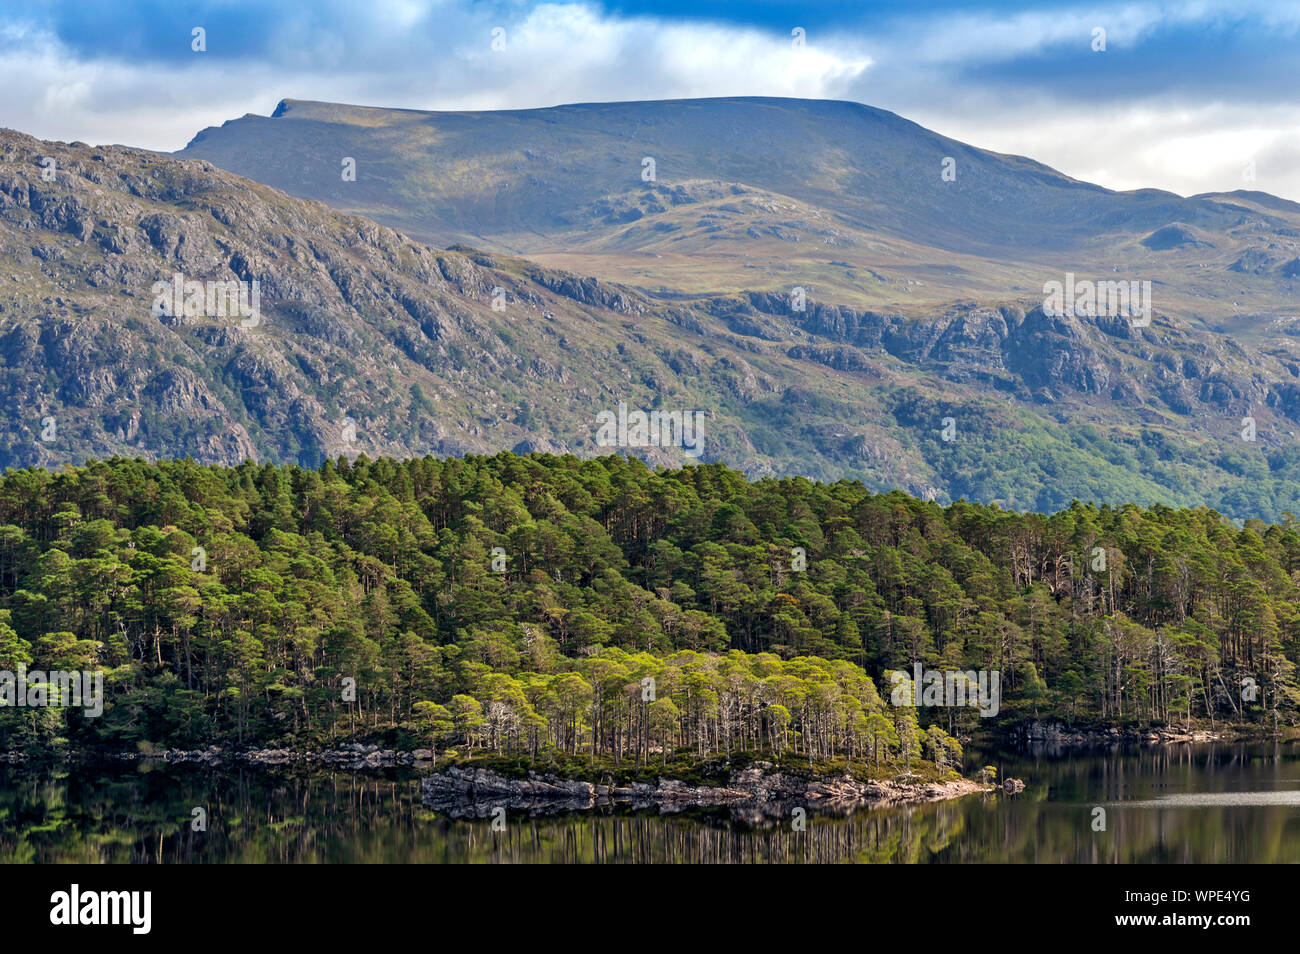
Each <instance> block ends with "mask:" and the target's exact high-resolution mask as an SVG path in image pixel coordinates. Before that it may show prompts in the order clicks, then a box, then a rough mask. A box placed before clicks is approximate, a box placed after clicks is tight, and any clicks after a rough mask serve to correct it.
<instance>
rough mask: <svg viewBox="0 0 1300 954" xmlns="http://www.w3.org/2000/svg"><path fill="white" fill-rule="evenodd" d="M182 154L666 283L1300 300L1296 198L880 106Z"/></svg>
mask: <svg viewBox="0 0 1300 954" xmlns="http://www.w3.org/2000/svg"><path fill="white" fill-rule="evenodd" d="M178 155H179V156H181V157H185V158H199V159H205V160H207V161H209V162H211V163H213V164H214V165H216V166H218V167H219V168H222V169H226V170H228V171H231V172H234V173H237V174H239V175H243V176H247V177H248V178H250V179H255V180H256V181H258V182H263V183H266V184H268V185H271V186H274V187H275V188H277V189H281V190H283V191H285V192H287V193H289V194H290V195H295V196H299V197H302V198H311V199H318V200H320V201H323V202H326V203H328V204H330V205H331V206H334V207H336V208H339V209H343V210H346V211H350V212H355V213H358V214H361V215H365V216H367V217H369V218H372V219H374V220H375V221H377V222H381V223H383V224H385V225H388V226H390V227H392V228H395V229H399V230H401V231H403V232H405V233H406V234H408V235H411V236H412V237H414V238H417V239H419V240H422V241H427V242H431V243H433V244H435V245H447V244H452V243H457V242H463V243H468V244H471V245H474V246H476V247H480V248H484V249H487V250H491V251H497V252H504V253H510V254H518V255H524V256H527V257H529V258H531V259H533V260H535V261H538V262H539V263H542V264H549V265H555V266H559V267H563V268H567V269H569V270H572V271H575V272H579V273H581V274H588V275H595V276H597V277H601V278H606V279H610V280H616V281H620V282H622V283H624V284H628V285H631V286H633V287H637V288H639V289H641V290H643V291H645V292H647V293H651V294H658V295H662V296H665V297H671V296H673V295H674V294H678V293H682V292H686V293H691V294H717V293H725V292H736V291H782V290H786V291H788V290H789V289H790V288H792V287H794V286H798V287H802V288H804V289H806V290H807V291H808V294H809V295H810V296H811V297H812V298H814V299H816V300H819V301H823V302H827V303H833V304H851V305H856V306H860V307H885V306H888V307H904V308H912V309H915V310H917V311H921V310H925V309H930V308H933V307H935V306H937V305H943V304H947V303H949V302H951V301H954V300H960V299H970V298H974V299H977V300H980V301H985V302H988V301H1005V300H1011V299H1021V300H1031V299H1039V300H1041V298H1042V293H1041V288H1042V285H1043V283H1044V282H1045V281H1049V280H1052V279H1060V278H1061V275H1062V273H1064V272H1074V273H1076V274H1079V275H1080V276H1083V275H1087V276H1090V277H1099V276H1105V277H1108V278H1121V277H1122V278H1127V279H1135V280H1150V281H1152V282H1153V283H1154V284H1155V286H1156V288H1157V293H1156V301H1157V306H1158V308H1159V309H1160V310H1161V311H1162V312H1163V313H1165V314H1169V315H1173V316H1176V317H1179V318H1182V319H1184V320H1187V321H1189V322H1192V323H1196V324H1202V325H1204V326H1207V327H1216V328H1217V327H1228V328H1230V329H1231V330H1232V331H1233V332H1234V333H1237V334H1244V335H1246V336H1248V337H1249V336H1251V335H1252V334H1253V333H1254V332H1255V330H1256V328H1255V326H1256V325H1258V324H1259V323H1260V322H1261V321H1263V322H1264V323H1265V324H1267V322H1268V321H1269V320H1270V319H1271V318H1274V317H1279V316H1294V314H1295V311H1296V303H1297V300H1300V282H1298V281H1297V278H1296V275H1295V274H1293V273H1292V272H1288V263H1289V262H1291V261H1293V260H1296V259H1297V256H1300V207H1297V206H1296V204H1295V203H1290V202H1285V201H1284V200H1279V199H1277V198H1275V197H1272V196H1268V195H1266V194H1265V193H1259V192H1238V193H1231V194H1225V195H1203V196H1195V197H1192V198H1182V197H1180V196H1177V195H1174V194H1172V193H1169V192H1162V191H1159V190H1156V189H1143V190H1139V191H1135V192H1114V191H1111V190H1108V189H1103V188H1101V187H1099V186H1096V185H1092V184H1089V183H1086V182H1079V181H1077V180H1075V179H1071V178H1069V177H1068V176H1065V175H1062V174H1061V173H1059V172H1056V171H1054V170H1052V169H1050V168H1048V167H1046V166H1044V165H1042V164H1040V163H1037V162H1034V161H1032V160H1030V159H1025V158H1021V157H1018V156H1007V155H1000V154H997V153H993V152H989V151H986V150H983V149H978V148H975V147H973V146H968V145H966V144H964V143H961V142H957V141H956V140H953V139H949V138H947V137H945V136H941V135H939V134H938V133H935V132H932V131H930V130H927V129H925V128H923V127H921V126H918V125H917V124H916V123H913V122H910V121H908V120H906V119H903V118H902V117H900V116H897V115H895V114H893V113H890V112H887V111H885V110H881V109H873V108H871V107H869V106H864V105H861V104H858V103H848V102H833V101H824V100H800V99H775V98H750V97H741V98H730V99H696V100H671V101H662V102H633V103H595V104H584V105H572V106H558V107H554V108H548V109H530V110H502V111H489V112H481V111H465V112H420V111H416V110H397V109H377V108H369V107H359V106H346V105H339V104H332V103H317V102H304V101H300V100H284V101H282V102H281V103H280V104H279V106H278V107H277V108H276V109H275V111H274V112H273V113H272V115H271V116H270V117H263V116H253V115H248V116H244V117H243V118H241V119H237V120H232V121H230V122H227V123H225V124H224V125H222V126H220V127H217V128H209V129H205V130H203V131H202V132H200V133H199V134H198V135H196V136H195V137H194V139H193V141H192V142H191V143H190V144H189V145H188V146H187V147H186V148H185V149H184V150H182V151H181V152H180V153H178ZM345 160H351V162H352V163H354V165H353V166H351V167H350V168H351V169H352V170H353V171H354V172H355V180H354V181H348V180H345V177H344V162H345ZM646 160H653V172H654V181H652V182H647V181H643V175H644V174H647V173H648V169H647V167H646V165H645V162H646ZM945 160H951V165H949V166H948V169H949V171H950V175H948V176H945V175H944V171H945ZM1243 260H1244V261H1243ZM1297 267H1300V266H1297ZM1261 316H1262V317H1261Z"/></svg>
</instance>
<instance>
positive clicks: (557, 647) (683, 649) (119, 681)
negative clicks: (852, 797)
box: [0, 453, 1300, 767]
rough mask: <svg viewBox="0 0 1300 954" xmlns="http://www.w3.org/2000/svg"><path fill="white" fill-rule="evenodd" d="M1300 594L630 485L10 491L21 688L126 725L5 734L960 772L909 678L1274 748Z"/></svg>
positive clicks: (754, 491) (303, 482) (1261, 527)
mask: <svg viewBox="0 0 1300 954" xmlns="http://www.w3.org/2000/svg"><path fill="white" fill-rule="evenodd" d="M200 548H201V551H202V553H203V554H204V559H203V560H202V561H200V560H199V558H198V556H196V554H197V553H199V552H200ZM1298 569H1300V535H1298V534H1297V532H1296V527H1295V521H1294V518H1292V517H1290V515H1288V516H1287V518H1286V521H1285V523H1283V524H1280V525H1273V526H1269V525H1265V524H1263V523H1260V522H1258V521H1251V522H1249V523H1247V524H1246V526H1245V527H1244V528H1241V529H1238V528H1236V527H1234V526H1232V525H1231V524H1230V523H1228V522H1227V521H1225V520H1224V519H1222V518H1221V517H1220V516H1219V515H1217V514H1216V513H1214V512H1213V511H1210V510H1206V509H1204V508H1201V509H1196V510H1179V511H1175V510H1171V509H1169V508H1167V507H1164V506H1159V505H1157V506H1153V507H1151V508H1150V509H1145V510H1144V509H1141V508H1139V507H1136V506H1132V505H1127V506H1124V507H1120V508H1111V507H1102V508H1100V509H1098V508H1096V507H1092V506H1084V505H1081V504H1078V503H1074V504H1072V505H1071V506H1070V507H1069V508H1068V509H1066V510H1063V511H1061V512H1060V513H1057V514H1055V515H1053V516H1041V515H1037V514H1019V513H1014V512H1010V511H1006V510H1002V509H1000V508H999V507H997V506H981V505H974V504H968V503H964V502H959V503H956V504H953V505H951V506H948V507H946V508H945V507H941V506H939V505H938V504H935V503H927V502H923V501H919V500H916V499H914V498H911V497H908V496H906V495H904V494H902V493H898V492H893V493H889V494H884V495H875V494H872V493H871V492H870V491H868V490H867V489H866V488H864V487H863V486H862V485H861V484H858V483H856V482H854V483H850V482H839V483H834V484H819V483H814V482H812V481H809V480H806V479H803V478H789V479H779V480H777V479H769V480H760V481H753V482H751V481H747V480H745V479H744V478H743V476H741V475H740V474H738V473H736V472H734V471H731V470H729V469H727V468H726V467H723V466H721V465H706V466H697V467H690V468H686V469H682V470H664V471H659V472H654V471H651V470H650V469H648V468H647V467H646V466H645V465H644V464H643V463H641V462H640V461H637V460H635V459H628V458H623V457H617V456H614V457H606V458H601V459H598V460H588V461H583V460H579V459H577V458H576V457H552V456H547V455H536V456H530V457H518V456H515V455H512V454H506V453H503V454H499V455H497V456H494V457H489V458H481V457H471V458H465V459H446V460H440V459H434V458H423V459H417V460H409V461H404V462H398V461H393V460H388V459H380V460H375V461H370V460H368V459H366V458H365V457H361V458H359V459H358V460H356V461H355V462H351V463H349V462H348V461H346V460H339V461H327V462H326V463H325V464H324V465H323V466H322V467H321V468H320V469H318V470H305V469H302V468H300V467H297V466H289V467H275V466H271V465H259V464H253V463H245V464H243V465H241V466H239V467H234V468H222V467H216V466H200V465H198V464H196V463H194V462H193V461H189V460H182V461H170V462H164V463H160V464H150V463H146V462H144V461H140V460H123V459H114V460H110V461H102V462H93V463H90V464H88V465H86V466H85V467H82V468H69V469H65V470H63V471H60V472H58V473H51V472H48V471H44V470H17V471H9V472H6V473H5V474H4V476H3V477H2V478H0V668H7V669H11V670H12V669H13V668H15V667H16V666H18V665H19V664H22V665H27V666H30V667H32V668H46V669H52V668H60V667H61V668H75V669H83V668H103V669H104V670H105V672H106V676H105V691H106V699H105V710H104V714H103V716H102V717H100V718H98V719H88V718H85V717H84V716H83V715H82V714H80V713H79V712H77V711H75V710H58V709H55V710H44V711H40V712H37V711H35V710H22V711H16V710H8V711H0V747H10V748H18V747H24V746H29V747H30V746H35V747H45V748H50V747H55V746H57V745H60V744H62V742H61V740H63V739H67V740H68V741H69V742H70V743H72V744H77V745H83V746H84V745H101V746H108V747H114V748H117V749H122V750H127V749H134V748H136V747H138V746H140V745H142V744H143V745H157V746H164V747H173V746H175V747H199V746H201V745H206V744H208V743H210V742H212V741H226V742H231V743H236V744H238V743H245V744H269V743H283V744H303V745H307V744H316V743H319V742H322V741H327V740H332V739H341V738H345V737H349V738H350V737H363V736H371V737H380V736H384V737H388V738H400V739H401V740H403V743H404V744H410V745H413V746H418V747H428V748H432V749H434V750H435V751H437V752H439V753H440V754H441V753H443V752H447V753H449V754H450V753H452V752H454V753H455V754H456V757H464V756H465V755H467V754H468V755H473V754H474V753H476V752H477V753H483V754H487V753H491V754H494V755H497V756H502V757H505V756H510V757H522V758H526V759H529V760H537V759H543V758H554V757H570V758H582V757H586V758H590V759H592V760H595V759H597V758H600V759H612V760H613V761H614V762H615V763H616V764H621V763H623V762H628V763H631V764H632V765H634V766H638V767H639V766H641V765H647V764H653V763H655V762H659V763H666V762H667V761H668V760H670V759H672V758H675V757H677V756H678V755H679V754H682V755H691V754H693V755H694V757H696V758H707V757H714V756H717V755H720V754H722V755H731V754H733V753H741V752H751V751H761V752H767V753H770V754H771V755H772V756H774V757H781V756H782V755H794V756H798V757H801V758H806V759H821V760H825V759H846V760H847V761H848V762H849V763H853V762H854V761H855V760H857V761H858V762H860V763H862V764H863V765H865V764H866V763H868V762H869V763H871V764H876V763H877V762H879V761H880V760H882V759H883V760H886V761H890V760H898V761H900V762H902V763H906V764H909V765H917V766H919V764H920V761H919V760H921V759H926V760H928V761H929V763H930V764H932V765H934V766H937V767H943V766H951V765H956V764H959V759H960V747H959V746H958V745H957V743H956V741H955V738H957V737H961V736H963V735H966V734H968V733H969V732H970V731H972V730H973V729H974V728H975V726H976V725H978V724H979V723H980V719H979V713H978V711H977V710H976V709H974V708H969V707H967V708H958V707H946V708H939V709H932V708H922V709H919V710H914V709H911V708H907V707H902V708H896V707H894V706H891V705H890V704H889V701H888V698H885V699H882V698H881V691H880V690H879V689H878V686H887V685H888V682H887V681H886V672H887V671H888V670H896V669H897V670H910V667H911V666H912V665H913V664H914V663H921V664H922V665H924V666H926V667H930V668H937V669H944V670H962V671H972V670H990V671H997V672H998V673H1000V677H1001V712H1000V715H999V716H998V718H1002V719H1007V718H1010V719H1019V718H1023V717H1032V716H1039V717H1042V716H1050V715H1056V716H1060V717H1063V718H1068V719H1076V718H1077V719H1085V718H1086V719H1098V720H1106V721H1111V722H1162V723H1172V722H1192V721H1194V720H1200V719H1206V718H1208V719H1211V720H1215V719H1232V720H1233V721H1238V722H1250V721H1255V722H1258V723H1261V724H1268V725H1270V726H1277V725H1279V724H1280V723H1281V722H1282V721H1287V722H1290V721H1293V720H1294V716H1295V711H1296V701H1297V698H1296V697H1297V693H1296V688H1295V674H1294V670H1295V663H1296V662H1297V657H1298V656H1300V622H1298V620H1300V614H1298V612H1297V606H1300V589H1298V588H1297V582H1296V578H1295V573H1296V571H1297V570H1298ZM498 570H499V572H498ZM1244 679H1250V680H1253V683H1254V685H1255V686H1257V689H1258V691H1257V692H1256V693H1253V694H1250V695H1248V694H1246V693H1243V692H1242V691H1241V690H1240V687H1241V685H1242V681H1243V680H1244Z"/></svg>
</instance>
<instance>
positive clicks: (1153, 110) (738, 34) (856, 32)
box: [0, 0, 1300, 200]
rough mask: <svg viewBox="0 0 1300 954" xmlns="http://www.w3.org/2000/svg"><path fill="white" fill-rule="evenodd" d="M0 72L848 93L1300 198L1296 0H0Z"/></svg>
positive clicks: (257, 105)
mask: <svg viewBox="0 0 1300 954" xmlns="http://www.w3.org/2000/svg"><path fill="white" fill-rule="evenodd" d="M195 27H202V28H203V29H204V30H205V31H206V41H207V49H206V51H203V52H195V51H194V50H193V49H192V48H191V39H192V31H193V29H194V28H195ZM495 28H500V29H502V30H504V31H505V33H504V39H505V43H504V48H503V49H493V48H492V31H493V30H494V29H495ZM795 28H801V29H802V30H803V31H804V36H805V42H804V45H803V46H802V47H800V48H796V47H795V46H794V44H793V43H792V32H791V31H792V30H794V29H795ZM1099 29H1101V30H1105V40H1106V44H1105V46H1106V48H1105V50H1104V51H1101V50H1094V49H1093V46H1094V36H1095V31H1096V30H1099ZM0 89H3V90H4V91H5V93H4V95H3V97H0V125H4V126H9V127H12V128H16V129H20V130H22V131H24V132H28V133H31V134H33V135H36V136H40V137H42V138H48V139H62V140H77V139H79V140H84V141H87V142H95V143H98V142H122V143H127V144H130V145H139V146H145V147H149V148H155V149H177V148H180V147H181V146H183V145H184V144H185V143H186V142H187V141H188V140H189V139H190V138H191V137H192V136H193V135H194V133H195V132H197V131H198V130H199V129H201V128H203V127H204V126H209V125H216V124H219V123H221V122H223V121H224V120H226V119H230V118H233V117H236V116H239V115H242V114H244V113H247V112H255V113H261V114H266V113H269V112H270V111H271V110H272V109H273V108H274V106H275V103H276V102H277V101H278V100H279V99H281V98H284V97H293V98H300V99H322V100H334V101H340V102H351V103H365V104H371V105H384V106H402V107H409V108H419V109H485V108H526V107H534V106H547V105H555V104H558V103H566V102H590V101H593V100H620V99H655V98H666V97H690V96H722V95H767V96H773V95H779V96H808V97H826V98H835V99H850V100H856V101H858V102H863V103H868V104H870V105H873V106H880V107H883V108H886V109H891V110H894V111H895V112H898V113H900V114H902V115H904V116H906V117H908V118H910V119H914V120H916V121H917V122H920V123H922V124H923V125H926V126H929V127H930V128H933V129H936V130H938V131H939V132H942V133H945V134H947V135H951V136H954V137H956V138H958V139H962V140H964V141H966V142H969V143H972V144H974V145H978V146H983V147H985V148H990V149H995V150H997V151H1000V152H1012V153H1019V154H1023V155H1028V156H1031V157H1033V158H1035V159H1038V160H1040V161H1042V162H1046V163H1048V164H1049V165H1052V166H1054V167H1056V168H1058V169H1060V170H1062V171H1063V172H1066V173H1067V174H1070V175H1073V176H1076V177H1078V178H1081V179H1086V180H1089V181H1094V182H1099V183H1101V184H1103V185H1106V186H1110V187H1112V188H1120V189H1128V188H1139V187H1143V186H1154V187H1159V188H1166V189H1170V190H1172V191H1175V192H1180V193H1183V194H1190V193H1194V192H1203V191H1214V190H1228V189H1236V188H1258V189H1263V190H1265V191H1269V192H1273V193H1275V194H1278V195H1283V196H1286V197H1288V198H1292V199H1296V200H1300V3H1298V2H1294V0H1288V2H1252V0H1186V2H1179V3H1165V2H1144V0H1123V2H1116V3H1071V2H1054V0H1040V2H1035V3H1023V2H1010V0H994V2H985V3H980V2H962V3H959V2H952V0H941V2H934V3H920V2H915V3H912V2H883V3H871V2H838V0H837V2H828V3H812V4H801V3H791V2H786V0H759V2H750V3H743V4H741V3H722V2H712V0H698V2H655V3H650V2H641V0H632V2H610V3H567V2H558V3H557V2H553V3H530V2H471V0H366V2H363V3H358V2H356V0H346V2H345V0H325V2H318V3H303V2H298V3H288V2H282V0H262V2H242V0H223V2H217V0H209V2H200V3H184V2H165V0H146V2H135V3H113V2H103V3H93V2H60V0H49V2H22V0H0Z"/></svg>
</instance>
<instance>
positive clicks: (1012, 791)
mask: <svg viewBox="0 0 1300 954" xmlns="http://www.w3.org/2000/svg"><path fill="white" fill-rule="evenodd" d="M1024 790H1025V783H1024V782H1022V781H1020V779H1018V778H1004V779H1003V780H1002V791H1004V792H1006V793H1007V794H1008V795H1019V794H1020V793H1021V792H1023V791H1024Z"/></svg>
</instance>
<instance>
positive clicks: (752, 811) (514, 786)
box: [420, 762, 993, 820]
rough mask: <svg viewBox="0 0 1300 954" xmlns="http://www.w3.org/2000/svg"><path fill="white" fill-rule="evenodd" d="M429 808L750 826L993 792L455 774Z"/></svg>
mask: <svg viewBox="0 0 1300 954" xmlns="http://www.w3.org/2000/svg"><path fill="white" fill-rule="evenodd" d="M420 784H421V791H422V795H423V801H424V804H425V805H426V806H427V807H429V808H433V809H436V810H439V811H443V812H446V813H447V814H449V815H450V816H451V817H453V818H486V817H489V816H491V815H492V814H494V813H495V812H496V811H497V810H498V809H500V808H505V809H506V810H507V811H512V810H513V811H526V812H529V813H530V814H559V813H562V812H574V811H586V810H589V809H593V808H597V807H600V806H605V805H615V804H618V805H623V806H627V807H630V808H633V809H658V810H659V811H660V812H661V813H669V812H677V811H683V810H686V809H691V808H729V809H731V810H732V813H733V815H738V816H749V817H750V818H751V819H752V820H757V819H759V818H773V817H777V816H784V815H788V814H789V813H790V810H791V809H793V808H796V807H802V808H805V809H808V810H817V811H820V812H829V813H835V814H847V813H849V812H851V811H854V810H856V809H859V808H864V807H871V806H880V805H891V804H907V803H918V802H930V801H939V800H942V799H949V798H960V797H962V796H965V795H973V794H975V793H977V792H989V791H993V786H991V785H981V784H979V783H977V782H973V781H970V780H969V779H956V780H953V781H948V782H908V781H903V780H890V781H875V780H871V781H866V782H863V781H859V780H857V779H855V778H853V777H852V776H847V775H846V776H840V777H835V778H821V779H815V778H814V779H805V778H800V777H798V776H794V775H789V774H785V773H782V772H779V771H774V770H773V766H772V765H771V764H770V763H761V762H760V763H757V764H756V765H754V766H753V767H751V768H747V769H743V770H740V771H736V772H733V773H732V775H731V777H730V779H729V780H728V781H727V783H726V784H725V785H694V786H693V785H687V784H686V783H684V782H681V781H678V780H676V779H670V778H663V779H659V781H658V782H657V783H656V784H653V785H652V784H650V783H647V782H633V783H632V784H630V785H627V786H619V785H600V784H595V783H592V782H586V781H579V780H575V779H565V778H559V777H557V776H554V775H542V774H538V773H530V775H529V777H528V778H524V779H510V778H506V777H504V776H502V775H498V774H497V773H495V772H491V771H488V770H487V769H474V768H463V769H462V768H458V767H454V766H453V767H451V768H448V769H446V770H444V771H441V772H437V773H435V774H432V775H427V776H425V777H424V778H423V779H421V783H420Z"/></svg>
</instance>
